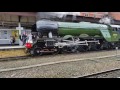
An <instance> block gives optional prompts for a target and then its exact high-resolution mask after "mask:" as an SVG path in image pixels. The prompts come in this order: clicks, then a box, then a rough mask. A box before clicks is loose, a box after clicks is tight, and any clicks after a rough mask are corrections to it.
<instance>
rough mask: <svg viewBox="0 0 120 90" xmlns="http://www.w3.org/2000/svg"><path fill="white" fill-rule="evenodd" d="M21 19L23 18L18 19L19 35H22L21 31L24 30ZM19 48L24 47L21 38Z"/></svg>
mask: <svg viewBox="0 0 120 90" xmlns="http://www.w3.org/2000/svg"><path fill="white" fill-rule="evenodd" d="M21 17H22V16H18V19H19V23H18V27H17V29H18V30H19V35H21V31H22V30H23V28H22V27H21V23H20V22H21ZM19 46H22V41H21V40H20V38H19Z"/></svg>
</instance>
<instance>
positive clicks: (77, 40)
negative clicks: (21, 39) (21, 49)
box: [25, 20, 120, 55]
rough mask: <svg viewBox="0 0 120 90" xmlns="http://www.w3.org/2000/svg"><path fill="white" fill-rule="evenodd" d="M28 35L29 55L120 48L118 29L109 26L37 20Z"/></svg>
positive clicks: (27, 47)
mask: <svg viewBox="0 0 120 90" xmlns="http://www.w3.org/2000/svg"><path fill="white" fill-rule="evenodd" d="M32 32H34V33H35V32H36V34H34V36H35V37H34V39H33V43H31V42H27V43H26V45H25V46H26V51H27V53H29V54H30V55H42V54H44V53H53V54H58V53H75V52H85V51H90V50H95V51H97V50H103V49H114V48H115V47H118V48H120V29H119V28H118V27H116V26H112V25H105V24H96V23H90V22H79V23H73V22H58V21H51V20H39V21H37V22H36V29H35V30H32Z"/></svg>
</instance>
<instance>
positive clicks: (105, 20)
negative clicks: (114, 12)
mask: <svg viewBox="0 0 120 90" xmlns="http://www.w3.org/2000/svg"><path fill="white" fill-rule="evenodd" d="M99 22H100V23H104V24H109V25H110V24H112V23H114V21H113V18H112V17H110V16H108V15H105V16H103V18H101V19H100V21H99Z"/></svg>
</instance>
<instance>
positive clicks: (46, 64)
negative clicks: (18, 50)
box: [0, 55, 120, 78]
mask: <svg viewBox="0 0 120 90" xmlns="http://www.w3.org/2000/svg"><path fill="white" fill-rule="evenodd" d="M113 56H115V55H109V56H101V57H93V58H82V59H72V60H62V61H54V62H48V63H41V64H35V65H29V66H22V67H16V68H6V69H0V73H2V72H9V71H16V70H24V69H29V68H35V67H41V66H48V65H55V64H60V63H69V62H76V61H80V60H93V59H101V58H107V57H113ZM21 58H24V59H25V58H26V57H21ZM119 70H120V69H119ZM107 72H109V71H107ZM102 73H105V72H102ZM93 75H94V74H93ZM95 75H97V74H95ZM90 76H92V75H88V76H83V77H90ZM76 78H81V77H79V76H77V77H76Z"/></svg>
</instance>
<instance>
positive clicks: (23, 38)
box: [20, 34, 27, 45]
mask: <svg viewBox="0 0 120 90" xmlns="http://www.w3.org/2000/svg"><path fill="white" fill-rule="evenodd" d="M20 40H21V41H22V42H23V45H25V43H26V40H27V35H26V34H23V35H22V37H21V35H20Z"/></svg>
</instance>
